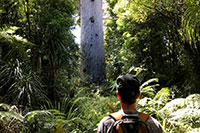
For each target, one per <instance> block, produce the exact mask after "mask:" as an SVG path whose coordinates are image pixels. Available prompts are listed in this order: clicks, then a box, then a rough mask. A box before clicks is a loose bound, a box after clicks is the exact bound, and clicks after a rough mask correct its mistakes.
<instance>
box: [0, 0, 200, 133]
mask: <svg viewBox="0 0 200 133" xmlns="http://www.w3.org/2000/svg"><path fill="white" fill-rule="evenodd" d="M80 6H81V5H80V1H79V0H78V1H77V0H1V1H0V132H20V131H21V132H38V131H40V132H45V131H46V132H54V131H55V132H96V128H97V124H98V123H99V121H100V120H101V119H102V118H103V117H104V116H106V115H107V114H109V113H111V112H113V111H117V110H118V109H119V108H120V106H119V102H118V100H117V98H116V96H115V90H114V88H115V79H116V77H117V76H118V75H121V74H126V73H131V74H134V75H136V76H137V77H138V78H139V80H140V82H141V87H140V89H141V92H142V96H141V99H140V100H139V101H138V107H139V109H140V111H143V112H146V113H149V114H150V115H151V116H155V115H156V117H157V118H158V120H159V121H160V123H161V124H162V126H163V129H164V130H165V131H166V132H180V131H183V132H186V131H199V128H200V115H199V114H200V105H199V98H200V96H199V93H200V88H199V87H200V82H199V79H200V27H199V26H200V17H199V13H200V3H199V1H198V0H134V1H133V0H103V9H102V10H103V16H102V17H103V24H104V33H103V34H104V40H103V41H104V47H105V60H106V65H105V64H104V65H103V66H106V68H105V69H106V73H105V74H106V79H105V80H104V82H103V83H101V84H95V83H92V82H90V81H89V80H88V81H87V80H83V79H82V78H81V77H82V76H81V75H82V73H81V60H82V58H83V55H82V53H81V52H80V47H79V45H78V44H76V43H75V36H74V35H73V34H72V30H73V29H74V28H75V27H76V24H79V25H80V24H81V20H80V14H81V13H80ZM75 20H78V22H75ZM97 35H99V34H96V36H97ZM93 45H94V44H93ZM104 77H105V76H104ZM169 108H170V110H169Z"/></svg>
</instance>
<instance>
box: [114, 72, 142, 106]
mask: <svg viewBox="0 0 200 133" xmlns="http://www.w3.org/2000/svg"><path fill="white" fill-rule="evenodd" d="M116 90H117V93H118V95H119V96H120V99H121V102H122V103H127V104H134V103H135V102H136V99H137V98H138V97H139V95H140V82H139V80H138V79H137V78H136V76H134V75H131V74H125V75H120V76H119V77H118V78H117V79H116Z"/></svg>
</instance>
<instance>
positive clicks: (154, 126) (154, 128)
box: [97, 110, 164, 133]
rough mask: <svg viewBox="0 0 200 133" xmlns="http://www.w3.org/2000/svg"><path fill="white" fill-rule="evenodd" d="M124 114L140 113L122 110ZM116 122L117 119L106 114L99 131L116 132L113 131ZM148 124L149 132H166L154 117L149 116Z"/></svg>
mask: <svg viewBox="0 0 200 133" xmlns="http://www.w3.org/2000/svg"><path fill="white" fill-rule="evenodd" d="M120 111H121V113H122V114H138V112H137V111H122V110H120ZM114 123H115V120H114V119H113V118H112V117H110V116H106V117H104V118H103V119H102V120H101V122H100V123H99V125H98V131H97V132H98V133H114V131H113V129H112V128H113V125H114ZM146 124H147V126H148V129H149V133H164V131H163V129H162V126H161V124H160V123H159V122H158V121H157V120H156V119H154V118H153V117H149V118H148V119H147V121H146Z"/></svg>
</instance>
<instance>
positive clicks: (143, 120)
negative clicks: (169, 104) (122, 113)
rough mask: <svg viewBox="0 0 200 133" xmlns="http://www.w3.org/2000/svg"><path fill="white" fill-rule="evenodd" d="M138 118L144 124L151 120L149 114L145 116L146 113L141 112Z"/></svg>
mask: <svg viewBox="0 0 200 133" xmlns="http://www.w3.org/2000/svg"><path fill="white" fill-rule="evenodd" d="M138 117H139V118H140V120H141V121H142V122H144V123H145V122H146V121H147V119H148V118H149V115H148V114H145V113H143V112H140V113H139V114H138Z"/></svg>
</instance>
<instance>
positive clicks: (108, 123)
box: [97, 116, 115, 133]
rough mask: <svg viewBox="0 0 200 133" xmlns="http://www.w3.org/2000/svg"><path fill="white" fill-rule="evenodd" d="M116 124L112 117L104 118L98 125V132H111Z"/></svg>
mask: <svg viewBox="0 0 200 133" xmlns="http://www.w3.org/2000/svg"><path fill="white" fill-rule="evenodd" d="M114 123H115V120H114V119H113V118H112V117H110V116H106V117H104V118H103V119H102V120H101V121H100V123H99V124H98V131H97V132H98V133H104V132H107V131H108V130H111V129H112V126H113V124H114Z"/></svg>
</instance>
